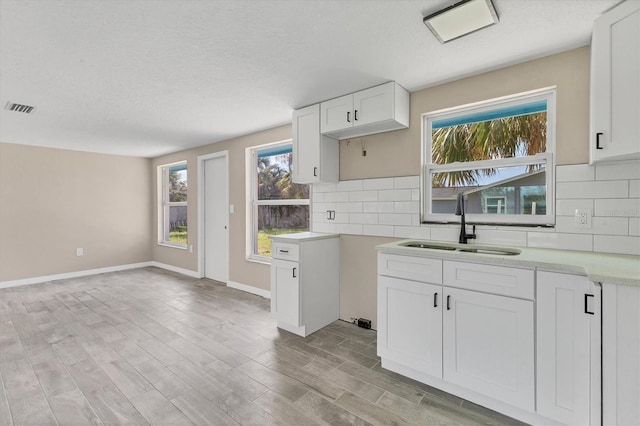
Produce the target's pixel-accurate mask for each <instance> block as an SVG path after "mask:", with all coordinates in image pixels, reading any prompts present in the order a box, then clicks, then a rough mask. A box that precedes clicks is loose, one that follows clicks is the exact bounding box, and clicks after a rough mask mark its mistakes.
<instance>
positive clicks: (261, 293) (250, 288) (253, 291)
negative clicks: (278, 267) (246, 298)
mask: <svg viewBox="0 0 640 426" xmlns="http://www.w3.org/2000/svg"><path fill="white" fill-rule="evenodd" d="M227 287H231V288H235V289H236V290H242V291H245V292H247V293H251V294H256V295H258V296H262V297H264V298H265V299H271V291H269V290H263V289H261V288H258V287H254V286H251V285H246V284H241V283H237V282H235V281H231V280H229V282H228V283H227Z"/></svg>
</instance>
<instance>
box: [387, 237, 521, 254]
mask: <svg viewBox="0 0 640 426" xmlns="http://www.w3.org/2000/svg"><path fill="white" fill-rule="evenodd" d="M400 246H402V247H411V248H421V249H431V250H447V251H460V252H463V253H477V254H492V255H497V256H516V255H519V254H520V250H518V249H510V248H500V247H482V246H475V247H474V246H465V245H462V244H455V243H452V244H450V245H449V244H435V243H428V242H424V241H407V242H405V243H401V244H400Z"/></svg>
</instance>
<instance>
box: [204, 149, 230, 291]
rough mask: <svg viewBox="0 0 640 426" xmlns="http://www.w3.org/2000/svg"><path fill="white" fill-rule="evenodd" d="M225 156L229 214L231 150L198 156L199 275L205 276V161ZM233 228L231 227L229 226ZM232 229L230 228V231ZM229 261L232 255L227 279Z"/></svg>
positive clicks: (226, 202) (226, 193)
mask: <svg viewBox="0 0 640 426" xmlns="http://www.w3.org/2000/svg"><path fill="white" fill-rule="evenodd" d="M220 157H223V158H224V162H225V166H226V168H227V190H226V191H225V200H224V204H225V205H226V206H227V214H229V151H228V150H224V151H218V152H213V153H211V154H204V155H199V156H198V276H199V277H200V278H204V273H205V271H204V255H205V253H204V238H205V235H204V229H205V223H204V219H205V217H204V214H205V201H204V189H205V181H204V163H205V162H206V161H207V160H211V159H213V158H220ZM229 228H231V227H229ZM230 231H231V229H229V233H230ZM228 250H229V239H228V240H227V251H228ZM229 263H231V261H230V256H228V257H227V281H228V280H229V277H228V275H229Z"/></svg>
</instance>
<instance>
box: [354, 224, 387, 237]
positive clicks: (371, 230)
mask: <svg viewBox="0 0 640 426" xmlns="http://www.w3.org/2000/svg"><path fill="white" fill-rule="evenodd" d="M362 230H363V234H364V235H373V236H375V237H393V236H394V235H393V226H387V225H364V226H363V228H362Z"/></svg>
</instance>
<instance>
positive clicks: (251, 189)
mask: <svg viewBox="0 0 640 426" xmlns="http://www.w3.org/2000/svg"><path fill="white" fill-rule="evenodd" d="M287 145H290V146H291V147H292V148H293V140H292V139H287V140H284V141H278V142H273V143H268V144H264V145H258V146H253V147H250V148H247V182H248V185H247V192H248V194H247V212H248V214H247V259H248V260H254V261H257V262H261V263H271V259H272V257H267V256H260V255H259V254H257V251H258V220H257V218H258V207H259V206H278V205H279V206H305V205H306V206H309V222H311V188H309V198H292V199H288V200H259V199H258V173H257V169H256V164H257V161H258V152H259V151H261V150H264V149H268V148H277V147H280V146H283V147H284V146H287Z"/></svg>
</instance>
